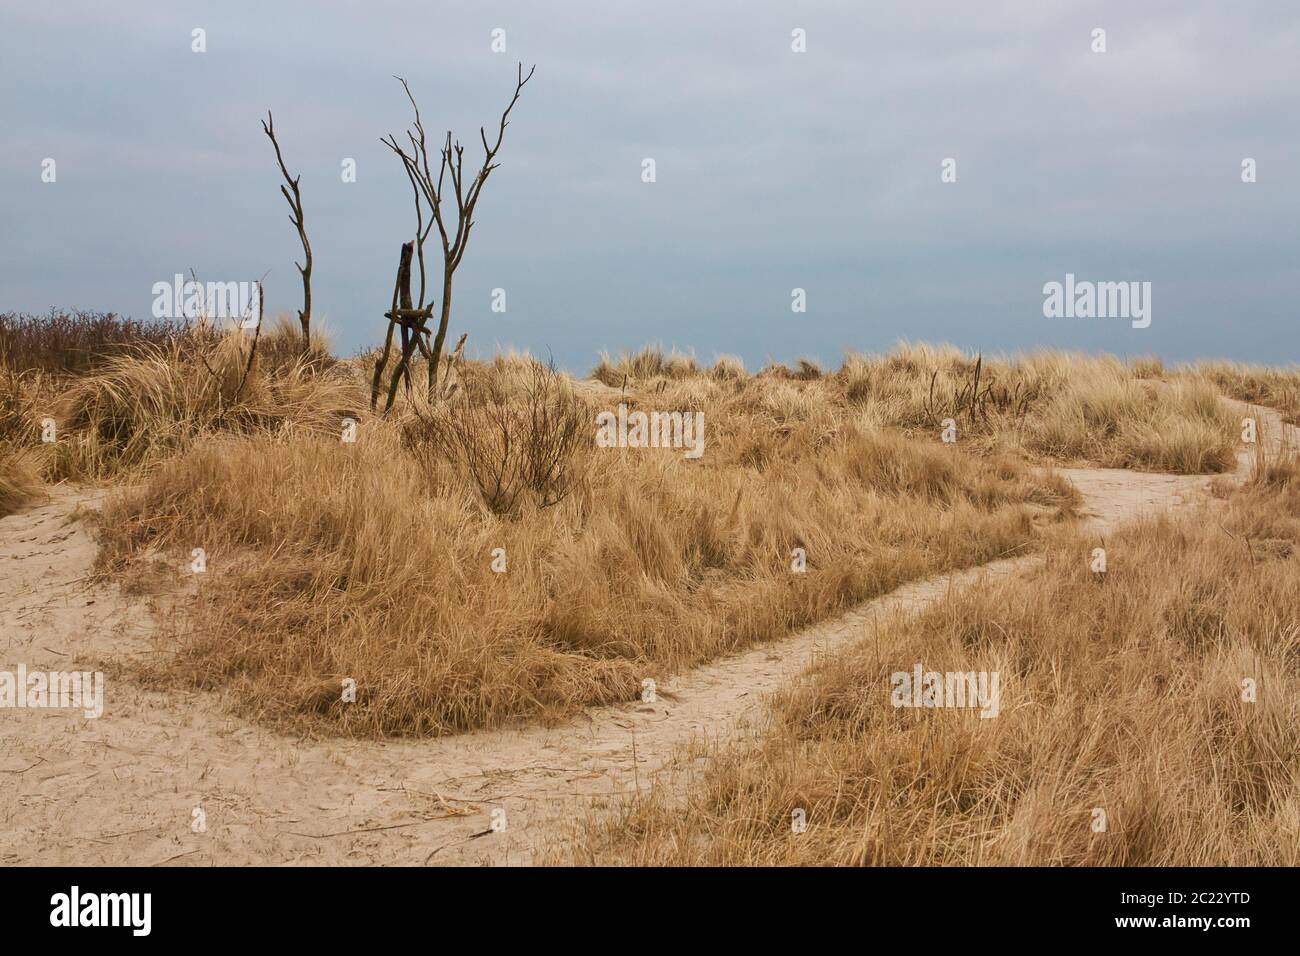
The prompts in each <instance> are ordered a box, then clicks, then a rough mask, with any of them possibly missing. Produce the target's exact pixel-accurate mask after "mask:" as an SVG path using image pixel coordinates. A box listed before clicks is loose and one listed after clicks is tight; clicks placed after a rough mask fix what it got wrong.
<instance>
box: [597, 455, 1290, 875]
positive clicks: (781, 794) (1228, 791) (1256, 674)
mask: <svg viewBox="0 0 1300 956" xmlns="http://www.w3.org/2000/svg"><path fill="white" fill-rule="evenodd" d="M1271 473H1272V474H1273V476H1274V478H1273V480H1271V481H1269V482H1265V483H1261V484H1258V485H1254V486H1251V487H1249V488H1247V490H1245V491H1243V492H1240V493H1238V494H1237V495H1236V496H1235V497H1234V498H1233V499H1232V500H1231V501H1230V502H1229V503H1228V504H1227V505H1226V509H1225V512H1224V513H1223V514H1221V515H1220V516H1219V517H1218V519H1217V520H1205V517H1204V516H1200V515H1195V516H1190V517H1188V518H1185V519H1184V520H1181V521H1177V522H1175V521H1173V520H1171V519H1168V518H1161V519H1158V520H1156V519H1153V520H1150V521H1147V522H1146V523H1143V524H1140V525H1137V526H1132V527H1130V528H1128V529H1126V530H1124V531H1122V532H1120V533H1119V534H1117V535H1116V536H1115V537H1114V538H1113V539H1111V540H1109V541H1108V542H1106V545H1107V552H1108V558H1109V560H1108V570H1107V573H1106V574H1105V575H1104V576H1100V575H1095V574H1093V573H1092V572H1091V571H1090V568H1089V554H1090V550H1091V548H1093V547H1094V546H1096V544H1097V543H1098V542H1097V541H1096V540H1095V539H1093V538H1091V537H1079V538H1076V539H1075V540H1073V541H1070V542H1069V543H1068V544H1066V545H1065V546H1063V547H1061V548H1060V549H1059V550H1053V551H1052V552H1051V553H1050V560H1049V561H1048V562H1047V563H1046V564H1045V565H1043V566H1040V567H1039V568H1037V569H1035V570H1033V571H1032V572H1028V573H1026V574H1024V575H1022V576H1020V577H1011V578H1006V579H1002V580H1000V581H999V582H997V583H993V584H989V585H987V586H981V587H978V588H969V589H966V590H965V591H963V592H960V593H958V594H955V595H953V596H951V597H945V598H944V599H942V600H939V601H936V602H935V603H934V604H932V605H931V606H930V608H929V609H928V610H926V611H924V612H923V613H921V614H920V615H918V616H912V617H909V616H905V615H898V616H896V617H894V618H892V619H890V620H888V621H886V622H884V623H883V624H882V625H881V626H880V627H879V629H878V630H877V631H875V632H874V633H873V634H869V635H867V639H865V640H864V641H862V642H861V643H860V644H859V645H857V646H856V647H854V648H851V649H850V650H848V651H846V652H844V653H841V654H839V655H836V656H835V657H833V658H831V659H829V660H827V661H826V662H824V663H822V664H820V665H818V666H817V667H815V668H814V669H812V670H811V671H810V672H809V673H808V674H807V675H806V676H805V678H804V679H802V680H801V681H799V682H797V683H796V684H794V685H792V686H791V687H789V688H788V689H786V690H785V691H783V692H782V693H781V694H780V695H779V696H778V697H777V698H776V699H775V701H774V703H773V705H772V706H771V708H770V712H769V715H768V719H767V722H766V724H765V725H764V726H763V728H762V731H761V734H760V736H759V738H758V739H757V740H756V741H754V742H735V743H733V744H730V745H727V746H724V747H710V748H706V750H705V751H704V754H705V756H706V757H707V760H708V762H707V768H706V769H705V770H704V771H703V772H702V773H698V774H694V775H690V777H689V779H684V778H679V779H678V780H677V784H678V786H671V785H669V783H668V781H667V780H663V781H661V783H660V785H659V786H657V788H656V791H655V793H654V795H652V796H648V797H645V798H642V799H640V800H638V801H636V802H634V803H632V804H630V805H627V806H625V807H623V808H622V810H621V812H618V813H616V814H615V815H614V817H613V818H608V817H593V818H592V819H591V821H590V825H589V826H588V827H587V828H586V833H585V837H584V839H583V841H582V843H581V847H580V849H579V850H578V851H577V853H576V858H577V859H578V860H579V861H581V862H600V863H635V864H652V865H663V864H668V865H755V864H759V865H764V864H812V865H825V864H833V865H863V864H866V865H905V866H913V865H972V864H986V865H1040V866H1041V865H1061V864H1065V865H1129V866H1134V865H1136V866H1194V865H1199V866H1205V865H1215V866H1219V865H1238V866H1257V865H1291V866H1295V865H1297V864H1298V863H1300V672H1298V668H1300V483H1297V482H1296V480H1295V478H1296V475H1297V469H1296V468H1295V464H1294V461H1292V462H1290V463H1289V464H1288V463H1285V462H1283V463H1280V464H1275V465H1274V466H1273V469H1272V472H1271ZM918 662H919V663H921V664H922V666H923V667H924V668H925V669H926V670H935V671H939V672H947V671H976V672H979V671H997V672H998V673H999V675H1000V697H1001V699H1000V707H999V714H998V716H996V717H993V718H988V719H981V718H980V717H979V716H978V714H977V713H975V712H973V711H970V710H960V709H910V708H906V709H905V708H895V707H893V706H892V704H891V689H892V687H893V684H892V682H891V675H892V674H893V673H896V672H900V671H901V672H909V673H910V672H911V671H912V670H913V668H914V666H915V664H916V663H918ZM1244 678H1251V679H1252V680H1254V681H1255V683H1256V687H1257V693H1258V698H1257V700H1256V702H1254V703H1248V702H1245V701H1244V700H1243V698H1242V693H1243V679H1244ZM696 754H697V755H698V754H699V751H698V750H697V751H696ZM796 808H802V809H803V810H804V811H805V812H806V819H807V829H806V831H805V832H803V833H799V834H796V833H793V832H792V827H791V814H792V812H793V810H795V809H796ZM1094 808H1102V809H1103V810H1104V811H1105V814H1106V822H1107V829H1106V831H1105V832H1103V833H1098V832H1093V830H1092V827H1091V824H1092V821H1093V809H1094Z"/></svg>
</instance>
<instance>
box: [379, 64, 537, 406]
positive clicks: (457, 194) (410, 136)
mask: <svg viewBox="0 0 1300 956" xmlns="http://www.w3.org/2000/svg"><path fill="white" fill-rule="evenodd" d="M536 69H537V67H535V66H534V67H533V68H532V69H531V70H529V71H528V75H527V76H525V75H524V65H523V64H522V63H520V64H519V72H518V77H517V79H516V82H515V92H514V95H513V96H512V97H511V98H510V102H509V103H508V104H507V105H506V108H505V112H503V113H502V114H501V122H500V124H499V125H498V127H497V131H496V141H495V142H489V141H488V135H487V130H486V128H484V127H479V138H480V139H481V140H482V142H483V163H482V165H481V166H480V167H479V169H478V172H477V173H475V174H474V177H473V179H472V180H470V181H469V182H468V184H467V183H466V180H465V173H464V160H465V148H464V147H463V146H461V145H460V142H459V141H453V140H452V134H451V132H450V131H448V133H447V138H446V140H445V142H444V145H443V147H442V150H441V159H440V161H439V163H438V177H437V179H434V177H433V171H432V168H431V166H430V164H429V150H428V142H427V140H426V138H425V132H424V124H423V122H422V121H421V119H420V107H419V105H418V104H417V103H416V102H415V96H414V95H413V94H412V93H411V88H410V86H409V85H407V82H406V80H404V79H402V78H401V77H400V76H399V77H396V79H397V80H398V81H399V82H400V83H401V84H402V89H403V90H405V91H406V98H407V99H408V100H410V101H411V108H412V109H413V110H414V111H415V122H414V124H413V127H412V128H411V129H408V130H407V131H406V138H407V140H408V143H409V149H410V152H409V153H408V152H407V151H406V149H405V148H403V146H402V145H401V144H400V143H398V141H397V137H396V136H394V135H392V134H389V136H388V138H387V139H384V140H381V142H383V144H384V145H385V146H387V147H388V148H389V149H391V150H392V151H393V152H394V153H395V154H397V156H398V158H399V159H401V161H402V167H403V168H404V169H405V170H406V175H407V178H408V179H409V180H410V182H411V187H412V189H413V191H414V193H415V215H416V226H415V239H414V240H413V244H414V250H415V258H416V262H417V265H418V268H419V275H420V295H419V300H418V302H417V303H416V304H415V305H414V306H413V307H411V306H407V307H405V308H400V307H399V306H398V305H396V304H395V305H394V307H393V309H392V311H391V312H390V313H389V314H388V315H387V316H386V317H387V318H388V320H389V330H388V337H389V341H390V342H391V340H392V328H393V325H395V324H396V325H400V326H401V327H402V329H403V333H404V336H405V333H407V332H408V331H409V333H410V342H409V343H408V344H407V346H406V347H404V348H403V350H402V357H401V359H400V360H399V362H398V366H397V369H396V370H395V371H394V373H393V378H392V381H391V383H390V388H389V405H388V407H389V408H391V407H392V404H391V403H392V398H393V396H395V395H396V391H397V384H398V381H399V379H400V377H401V376H403V375H409V371H408V369H407V366H408V365H409V363H410V360H411V357H412V355H413V354H414V352H415V349H416V348H417V347H418V348H421V351H424V349H426V348H427V349H428V351H427V353H426V356H425V357H426V359H427V360H428V396H429V399H430V400H433V399H434V398H435V397H436V395H437V382H438V364H439V362H440V360H441V358H442V347H443V343H444V342H445V341H446V338H447V324H448V322H449V321H450V320H451V282H452V277H453V275H454V274H455V272H456V267H457V266H459V265H460V262H461V259H462V258H463V257H464V255H465V247H466V244H467V243H468V242H469V234H470V230H471V229H472V228H473V227H474V208H475V206H477V204H478V199H479V195H480V194H481V193H482V191H483V184H484V183H485V182H487V178H488V176H489V175H491V173H492V170H494V169H496V168H497V167H498V166H499V165H500V164H499V163H497V162H495V161H494V160H495V159H496V155H497V151H498V150H500V149H501V142H502V140H503V139H504V137H505V132H506V126H508V125H509V120H510V111H511V110H513V109H514V107H515V103H517V102H518V101H519V94H520V93H522V92H523V89H524V85H525V84H527V82H528V81H529V80H530V79H532V76H533V72H534V70H536ZM444 186H448V187H450V190H451V195H449V196H446V197H444V194H443V188H444ZM422 199H423V202H424V203H427V204H428V206H429V213H430V220H429V223H428V224H427V225H426V224H425V222H424V218H423V217H424V210H423V205H422V203H421V200H422ZM452 200H454V201H455V210H454V211H455V222H454V227H453V228H450V229H449V228H448V224H449V222H450V220H451V213H452V209H451V205H450V204H451V201H452ZM444 202H445V203H446V205H444ZM434 226H437V227H438V237H439V239H440V240H441V242H442V306H441V312H440V314H439V318H438V328H437V331H436V332H431V331H430V330H429V328H428V325H427V320H428V319H431V318H432V316H433V300H432V298H430V300H429V302H428V303H427V304H426V302H425V290H426V283H425V263H424V241H425V239H426V238H427V237H428V235H429V233H430V232H431V231H432V229H433V227H434ZM399 274H400V269H399ZM399 286H400V282H399ZM396 298H397V296H396V294H395V295H394V299H396ZM429 335H432V343H431V344H428V345H426V344H425V337H426V336H429ZM385 354H387V350H386V351H385ZM385 361H386V360H385ZM378 374H379V373H378V371H377V372H376V375H377V376H378Z"/></svg>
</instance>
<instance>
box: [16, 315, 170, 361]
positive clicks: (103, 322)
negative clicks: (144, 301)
mask: <svg viewBox="0 0 1300 956" xmlns="http://www.w3.org/2000/svg"><path fill="white" fill-rule="evenodd" d="M186 327H187V326H186V323H185V322H183V321H173V320H166V319H162V320H158V319H155V320H151V321H149V322H141V321H137V320H135V319H127V318H123V317H122V316H119V315H115V314H114V313H112V312H79V311H73V312H63V311H58V310H55V309H51V310H50V312H49V314H48V315H34V314H31V313H26V312H22V313H18V312H5V313H0V364H4V365H8V366H9V367H10V368H13V369H15V370H17V371H24V372H25V371H41V372H51V373H59V374H73V375H80V374H83V373H85V372H87V371H89V370H91V369H93V368H95V367H96V366H97V365H99V364H100V363H101V362H103V361H104V360H105V359H107V358H109V357H111V356H113V355H119V354H121V353H122V352H124V351H130V350H131V349H133V348H136V347H138V346H142V345H153V346H163V345H165V344H166V343H168V342H169V341H172V340H174V339H176V338H178V337H180V336H182V335H183V334H184V333H185V331H186Z"/></svg>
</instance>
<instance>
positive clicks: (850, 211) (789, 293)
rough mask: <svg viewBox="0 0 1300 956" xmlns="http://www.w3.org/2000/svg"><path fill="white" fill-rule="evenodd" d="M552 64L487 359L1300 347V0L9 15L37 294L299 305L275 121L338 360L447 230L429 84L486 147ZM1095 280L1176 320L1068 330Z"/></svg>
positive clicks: (371, 330) (1268, 356)
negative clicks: (422, 238)
mask: <svg viewBox="0 0 1300 956" xmlns="http://www.w3.org/2000/svg"><path fill="white" fill-rule="evenodd" d="M1099 29H1100V30H1104V31H1105V35H1104V40H1105V52H1096V50H1095V49H1094V48H1095V47H1096V46H1097V45H1098V44H1097V39H1096V35H1095V31H1096V30H1099ZM195 30H202V31H204V32H203V36H204V39H205V46H206V49H205V50H204V52H195V51H194V49H193V46H194V31H195ZM495 30H503V31H504V39H505V50H504V51H503V52H499V51H495V50H494V49H493V31H495ZM795 31H802V33H801V34H800V35H801V36H802V37H803V38H804V46H805V47H806V49H805V51H804V52H796V51H795V50H794V49H793V47H794V46H797V45H798V42H797V39H796V34H795ZM497 36H498V44H497V45H498V46H499V45H500V43H499V37H500V34H497ZM517 61H523V62H524V63H525V65H526V66H531V65H533V64H536V68H537V69H536V74H535V75H534V77H533V79H532V82H530V83H529V84H528V86H527V87H526V88H525V90H524V92H523V94H522V96H521V99H520V101H519V103H518V105H517V106H516V107H515V111H514V113H513V114H512V118H511V122H510V126H509V128H508V129H507V131H506V134H505V139H504V143H503V145H502V148H501V152H500V154H499V156H498V161H499V162H500V164H501V165H500V168H499V169H497V170H496V171H495V172H493V174H492V176H491V178H490V179H489V181H488V182H487V184H486V186H485V188H484V190H483V197H482V200H481V201H480V203H479V207H478V211H477V214H476V216H475V226H474V230H473V233H472V236H471V239H470V241H469V244H468V248H467V251H466V253H465V256H464V260H463V262H462V264H461V266H460V268H459V270H458V271H457V273H456V280H455V286H454V291H453V297H452V317H451V326H450V337H451V341H454V340H455V338H456V337H458V336H459V334H460V333H462V332H468V333H469V341H468V345H467V351H468V352H469V354H470V355H476V356H479V357H482V356H485V355H490V354H492V353H493V352H494V351H496V350H499V349H517V350H528V351H530V352H531V353H532V354H534V355H538V356H541V357H544V358H546V357H550V358H553V359H554V360H555V361H556V362H557V364H559V365H561V366H562V367H565V368H567V369H570V370H573V371H585V370H586V369H588V368H590V367H591V365H592V364H594V362H595V361H596V360H597V358H598V357H599V354H600V353H601V352H602V351H608V352H611V353H617V352H619V351H621V350H625V349H627V350H631V349H637V348H640V347H641V346H643V345H646V344H654V345H658V346H661V347H663V348H665V349H671V348H676V349H679V350H682V351H687V352H692V353H693V354H695V355H696V356H697V357H698V358H700V359H701V360H705V361H708V360H711V359H712V358H713V357H714V356H715V355H716V354H719V353H727V354H734V355H739V356H740V357H742V358H743V359H744V361H745V363H746V366H747V367H749V368H750V369H757V368H758V367H760V366H761V365H762V364H764V363H765V362H767V361H769V360H776V361H787V362H789V361H793V360H794V359H796V358H800V357H808V358H812V359H814V360H817V361H820V362H821V363H823V364H826V365H831V366H834V365H837V364H838V362H839V360H840V359H841V357H842V356H843V353H844V352H845V351H848V350H854V351H879V350H887V349H889V348H890V347H891V346H892V345H893V344H894V343H895V342H897V341H898V340H900V339H908V340H925V341H931V342H951V343H953V344H956V345H958V346H960V347H962V348H965V349H969V350H972V351H975V350H982V351H984V352H985V353H994V352H1011V351H1021V350H1030V349H1033V348H1036V347H1040V346H1048V347H1057V348H1067V349H1081V350H1087V351H1106V352H1111V353H1114V354H1118V355H1121V356H1135V355H1150V354H1156V355H1159V356H1161V357H1162V358H1164V359H1166V360H1167V361H1185V360H1191V359H1195V358H1201V357H1223V358H1232V359H1239V360H1245V361H1259V362H1268V363H1274V364H1282V363H1291V362H1295V361H1297V360H1300V333H1298V332H1297V319H1298V318H1300V316H1298V315H1297V308H1296V303H1297V301H1298V300H1300V256H1297V252H1298V245H1300V244H1298V240H1300V186H1298V185H1297V183H1298V181H1300V122H1297V120H1298V119H1300V4H1296V3H1294V2H1292V0H1277V2H1265V0H1241V2H1233V3H1227V2H1218V3H1213V2H1196V0H1182V2H1162V0H1144V2H1142V3H1134V2H1132V0H1122V2H1102V0H1099V2H1053V0H1025V2H980V3H976V2H969V0H966V2H955V0H953V2H937V0H931V2H924V0H921V2H918V0H908V2H897V3H884V2H880V3H870V4H866V3H861V2H842V3H841V2H823V3H791V2H784V3H777V2H755V0H745V2H727V0H694V2H690V3H685V2H678V0H656V2H655V3H647V4H633V3H629V2H612V0H599V2H595V0H573V2H541V0H528V2H509V3H506V2H475V3H447V2H429V0H424V2H418V0H365V2H343V0H333V2H328V0H327V2H318V3H310V4H309V3H288V2H284V3H280V2H273V0H266V2H243V0H225V2H220V3H202V2H188V0H181V2H170V3H148V2H130V3H127V2H81V0H62V2H57V3H42V4H36V3H18V2H14V0H4V2H3V4H0V72H2V74H3V83H0V123H2V124H3V127H2V128H3V141H2V142H0V311H11V310H12V311H32V312H43V311H46V310H48V309H50V308H51V307H58V308H79V309H90V310H96V311H113V312H118V313H121V314H127V315H131V316H133V317H136V318H147V317H149V316H150V314H151V310H152V307H153V300H154V295H153V287H154V284H155V283H158V282H170V281H171V280H172V277H173V276H174V275H175V274H176V273H184V274H188V273H190V272H191V270H192V271H193V272H194V273H195V274H196V275H197V276H198V277H199V278H200V279H204V280H211V281H223V282H224V281H239V280H244V281H249V280H255V279H258V278H260V277H262V276H263V275H265V288H266V305H267V310H268V311H269V312H279V311H286V312H292V311H293V310H295V309H296V308H298V307H299V305H300V304H301V303H300V298H301V284H300V280H299V278H298V274H297V270H296V269H295V267H294V264H293V263H294V260H295V259H296V258H298V257H300V255H301V250H300V247H299V244H298V237H297V233H296V231H295V230H294V228H293V226H292V225H291V224H290V222H289V221H288V218H287V216H288V208H287V206H286V204H285V202H284V199H283V198H282V197H281V196H280V194H279V186H280V182H281V180H280V175H279V170H278V168H277V166H276V165H275V157H274V153H273V151H272V148H271V145H270V143H269V141H268V140H267V139H266V137H265V136H264V134H263V132H262V128H261V125H260V122H259V121H260V119H261V118H262V117H263V116H265V114H266V111H267V110H268V109H270V110H272V111H273V112H274V115H275V127H276V132H277V134H278V136H279V139H280V144H281V148H282V149H283V151H284V155H285V161H286V163H287V164H288V166H289V168H290V170H291V171H293V172H294V173H295V174H296V173H301V189H302V195H303V204H304V215H305V220H306V228H307V231H308V235H309V237H310V240H311V243H312V248H313V253H314V276H313V300H314V302H313V306H314V308H313V312H314V315H315V320H316V322H317V323H318V324H323V325H324V326H325V327H326V328H327V329H328V330H329V331H330V333H331V336H332V340H333V343H334V346H335V348H336V350H337V351H339V352H342V353H344V354H348V353H350V352H353V351H355V350H357V349H360V348H362V347H364V346H368V345H372V344H375V343H376V342H378V341H379V340H380V339H382V336H383V332H384V326H385V321H386V320H384V319H383V317H382V316H383V312H384V311H385V310H386V309H387V308H388V305H389V301H390V299H391V296H392V289H393V277H394V273H395V270H396V264H397V257H398V251H399V248H400V245H401V243H402V242H404V241H406V240H407V239H410V238H411V237H412V235H413V233H414V230H415V218H414V206H413V202H412V196H411V187H410V184H409V183H408V181H407V179H406V176H405V173H404V172H403V170H402V167H401V165H400V164H399V162H398V161H397V159H396V158H395V157H394V156H393V155H392V154H391V153H389V152H388V151H387V150H386V149H385V147H384V146H382V145H381V143H380V138H381V137H383V136H385V135H387V134H389V133H396V134H397V135H398V136H399V138H400V137H402V136H403V132H404V130H405V129H406V128H407V125H408V124H409V122H410V119H411V114H410V107H409V104H408V103H407V101H406V99H405V97H404V95H403V93H402V90H401V87H400V85H399V84H398V83H397V81H396V80H395V79H394V78H393V76H394V74H400V75H402V76H404V77H406V79H407V80H408V81H409V82H410V84H411V88H412V90H413V91H414V93H415V95H416V97H417V99H418V100H419V102H420V106H421V110H422V113H423V117H424V121H425V125H426V127H427V128H428V130H429V132H430V137H431V139H435V140H436V139H438V138H440V136H441V135H443V134H444V132H445V131H446V130H448V129H451V130H453V131H454V133H455V135H456V136H457V138H459V140H460V141H461V142H462V143H463V144H464V145H465V147H466V164H467V165H469V164H470V163H471V162H473V163H475V164H477V162H478V161H480V159H481V152H482V147H481V144H480V143H479V134H478V130H479V127H480V126H482V125H487V126H488V127H489V129H491V128H492V127H494V126H495V124H496V123H497V121H498V119H499V117H500V113H501V110H502V109H503V108H504V106H505V104H506V102H507V101H508V99H509V97H510V94H511V93H512V91H513V88H514V82H515V76H516V63H517ZM1247 158H1249V159H1253V160H1254V167H1255V181H1254V182H1243V161H1244V160H1246V159H1247ZM48 159H53V160H54V167H53V168H54V181H53V182H46V181H43V178H48V177H47V175H45V173H46V170H47V165H46V163H45V161H46V160H48ZM349 159H350V160H354V161H355V166H356V181H355V182H345V181H344V176H343V175H342V169H343V164H344V162H345V161H346V160H349ZM646 159H653V160H654V170H655V178H654V181H653V182H646V181H644V178H643V169H644V160H646ZM948 159H952V160H955V173H956V176H955V180H956V181H954V182H945V181H943V178H944V177H943V175H942V173H943V170H944V162H945V160H948ZM435 237H436V233H435ZM428 252H429V255H430V256H431V257H432V258H433V259H435V260H437V259H439V258H440V255H441V250H440V248H439V247H438V246H437V245H436V243H433V244H431V245H430V246H429V247H428ZM1067 274H1072V275H1074V276H1075V277H1076V281H1085V280H1086V281H1095V282H1141V283H1145V282H1149V283H1150V284H1151V285H1150V290H1151V293H1150V295H1151V300H1150V306H1151V322H1150V325H1149V326H1147V327H1145V328H1134V327H1133V325H1132V323H1131V322H1129V321H1128V320H1126V319H1123V318H1101V317H1073V318H1065V317H1047V316H1045V315H1044V300H1045V294H1044V286H1045V284H1046V283H1050V282H1053V281H1055V282H1064V281H1065V277H1066V275H1067ZM494 289H502V290H504V291H505V297H504V300H505V311H504V312H500V311H493V309H492V303H493V290H494ZM795 289H802V290H804V292H803V299H804V303H805V305H806V311H802V312H796V311H794V310H793V308H792V306H793V305H794V304H795V298H794V294H793V290H795ZM497 301H498V304H499V303H500V297H498V299H497Z"/></svg>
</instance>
